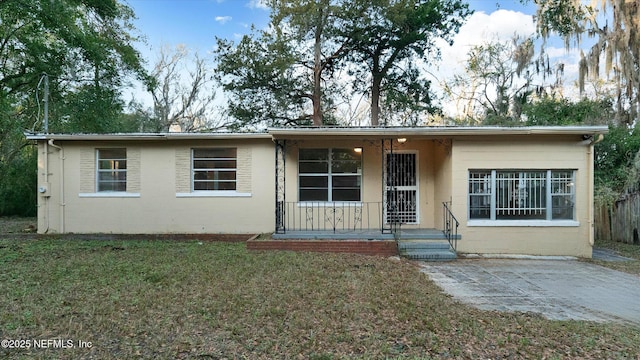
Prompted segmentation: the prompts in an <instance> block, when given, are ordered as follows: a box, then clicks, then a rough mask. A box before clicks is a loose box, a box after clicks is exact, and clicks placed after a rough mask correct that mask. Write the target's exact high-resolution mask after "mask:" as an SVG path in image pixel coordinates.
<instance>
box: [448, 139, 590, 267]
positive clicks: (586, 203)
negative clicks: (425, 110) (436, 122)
mask: <svg viewBox="0 0 640 360" xmlns="http://www.w3.org/2000/svg"><path fill="white" fill-rule="evenodd" d="M590 151H591V146H590V145H589V142H588V141H582V139H581V138H580V137H578V136H574V137H565V138H558V137H557V136H556V137H553V138H549V137H537V138H536V137H526V138H523V137H519V138H511V139H504V138H502V139H500V138H484V139H482V138H481V139H477V140H473V139H455V140H454V141H453V147H452V160H451V169H452V171H451V176H452V179H451V181H452V183H451V185H452V188H453V189H454V190H453V196H452V204H453V207H452V209H453V213H454V214H455V215H456V217H457V218H458V219H459V220H460V222H461V223H460V228H459V233H460V234H461V235H462V239H461V240H460V241H459V242H458V250H459V251H461V252H466V253H495V254H532V255H573V256H581V257H591V244H590V237H591V227H592V223H591V212H590V211H589V209H590V207H591V203H592V195H591V191H592V190H591V189H592V187H591V186H592V183H591V182H592V181H593V180H592V179H593V177H592V157H591V154H590ZM469 169H492V170H493V169H496V170H497V169H544V170H547V169H551V170H553V169H571V170H576V172H575V176H576V181H575V186H576V190H575V191H576V194H575V196H576V199H575V200H576V205H575V206H576V220H577V226H557V225H556V224H557V223H556V224H554V222H553V221H549V222H547V223H546V224H544V225H539V224H538V225H537V226H473V225H472V224H473V222H469V221H468V219H467V218H468V174H469Z"/></svg>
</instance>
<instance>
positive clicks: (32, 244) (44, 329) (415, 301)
mask: <svg viewBox="0 0 640 360" xmlns="http://www.w3.org/2000/svg"><path fill="white" fill-rule="evenodd" d="M0 269H2V271H0V288H1V291H2V296H0V309H2V310H3V311H2V312H1V313H0V338H1V339H54V338H59V339H71V340H73V341H75V342H77V341H86V342H91V343H92V345H93V346H92V348H90V349H78V348H74V349H48V350H42V349H39V350H34V349H22V350H19V349H0V357H3V358H7V357H8V358H47V359H48V358H67V359H70V358H73V359H75V358H100V359H135V358H165V359H175V358H199V359H202V358H240V359H241V358H251V359H254V358H257V359H260V358H264V359H272V358H305V359H306V358H309V359H341V358H367V359H368V358H407V359H416V358H420V359H429V358H589V357H591V358H634V357H635V356H636V354H638V353H640V334H639V332H638V329H637V328H635V329H634V328H629V327H625V326H622V325H617V324H606V325H604V324H595V323H588V322H577V321H568V322H559V321H548V320H545V319H543V318H541V317H538V316H535V315H530V314H510V313H499V312H483V311H479V310H475V309H472V308H470V307H467V306H464V305H461V304H459V303H456V302H455V301H453V300H452V299H451V298H450V297H448V296H446V295H444V294H443V293H442V292H441V291H440V290H439V288H438V287H437V286H436V285H434V284H433V283H432V282H431V281H429V280H428V278H427V277H426V276H425V275H424V274H422V273H420V272H419V271H418V268H417V267H416V266H415V265H413V264H412V263H410V262H404V261H394V260H391V259H385V258H377V257H366V256H358V255H339V254H310V253H291V252H247V251H246V250H245V245H244V244H242V243H235V244H227V243H207V242H205V243H198V242H169V241H151V242H149V241H64V240H55V239H47V240H22V241H19V240H0Z"/></svg>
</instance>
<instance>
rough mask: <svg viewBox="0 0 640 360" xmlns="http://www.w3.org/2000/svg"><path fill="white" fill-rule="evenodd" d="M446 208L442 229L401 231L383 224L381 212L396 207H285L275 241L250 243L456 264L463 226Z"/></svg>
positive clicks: (399, 225)
mask: <svg viewBox="0 0 640 360" xmlns="http://www.w3.org/2000/svg"><path fill="white" fill-rule="evenodd" d="M442 206H443V214H444V216H443V219H442V229H435V228H418V227H409V226H406V227H403V224H402V223H399V222H388V221H385V216H384V215H385V214H383V210H384V209H387V210H386V211H387V212H390V211H395V210H394V207H393V206H392V205H387V206H383V204H382V203H379V202H373V203H326V202H323V203H317V204H303V205H301V204H300V203H286V204H285V205H284V206H283V208H282V209H281V210H282V212H281V215H282V223H281V225H282V227H281V228H280V231H279V232H275V233H274V234H273V235H272V239H273V240H274V242H271V243H268V244H267V243H264V242H263V243H262V244H261V245H255V244H252V245H251V247H252V248H253V249H279V250H298V251H319V252H353V253H361V254H370V255H371V254H373V255H387V256H388V255H398V254H399V255H401V256H404V257H406V258H409V259H413V260H428V261H445V260H453V259H455V258H457V254H456V248H457V242H458V240H459V239H460V238H461V236H460V235H459V234H458V226H459V223H458V221H457V219H456V218H455V217H454V216H453V214H452V213H451V211H450V210H449V207H448V205H447V204H446V203H443V204H442ZM387 215H388V213H387ZM389 218H391V219H396V218H398V217H397V216H391V217H389ZM256 246H261V247H260V248H258V247H256Z"/></svg>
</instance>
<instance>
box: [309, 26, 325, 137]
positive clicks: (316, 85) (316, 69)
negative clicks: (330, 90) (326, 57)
mask: <svg viewBox="0 0 640 360" xmlns="http://www.w3.org/2000/svg"><path fill="white" fill-rule="evenodd" d="M320 17H322V13H320ZM321 34H322V20H320V23H319V24H318V25H317V26H316V32H315V44H314V55H313V96H312V99H311V102H312V103H313V125H314V126H322V124H323V121H322V84H321V81H322V51H321V48H320V45H322V38H321Z"/></svg>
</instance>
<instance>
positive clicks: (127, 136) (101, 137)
mask: <svg viewBox="0 0 640 360" xmlns="http://www.w3.org/2000/svg"><path fill="white" fill-rule="evenodd" d="M25 137H26V138H27V140H60V141H123V140H125V141H126V140H136V141H145V140H226V139H229V140H233V139H239V140H242V139H271V135H269V134H267V133H122V134H30V133H25Z"/></svg>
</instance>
